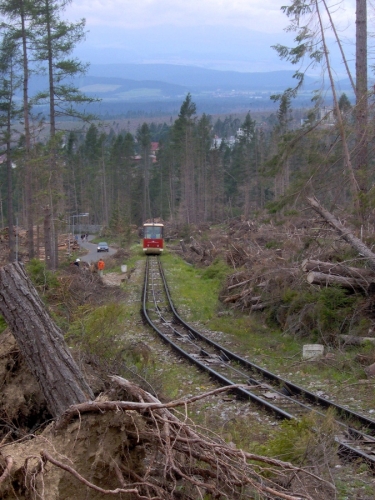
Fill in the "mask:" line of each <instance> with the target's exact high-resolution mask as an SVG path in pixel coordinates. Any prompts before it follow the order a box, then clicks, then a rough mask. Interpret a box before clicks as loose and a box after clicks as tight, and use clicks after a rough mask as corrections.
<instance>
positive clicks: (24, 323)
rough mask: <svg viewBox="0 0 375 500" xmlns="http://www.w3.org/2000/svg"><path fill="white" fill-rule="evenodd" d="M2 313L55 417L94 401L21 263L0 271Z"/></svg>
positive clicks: (0, 310)
mask: <svg viewBox="0 0 375 500" xmlns="http://www.w3.org/2000/svg"><path fill="white" fill-rule="evenodd" d="M0 312H1V314H2V315H3V317H4V319H5V321H6V322H7V323H8V326H9V328H10V329H11V330H12V332H13V335H14V337H15V339H16V340H17V343H18V345H19V347H20V349H21V352H22V353H23V355H24V356H25V359H26V361H27V363H28V365H29V368H30V370H31V371H32V373H33V374H34V376H35V377H36V379H37V381H38V383H39V385H40V387H41V389H42V391H43V394H44V396H45V398H46V401H47V405H48V408H49V410H50V412H51V414H52V415H53V416H54V417H58V416H60V415H61V414H62V413H63V412H64V411H65V410H66V409H67V408H69V406H71V405H74V404H79V403H83V402H86V401H89V400H91V399H93V398H94V394H93V392H92V391H91V389H90V387H89V385H88V384H87V382H86V380H85V379H84V377H83V375H82V373H81V371H80V369H79V368H78V366H77V365H76V363H75V361H74V359H73V358H72V356H71V354H70V352H69V348H68V347H67V345H66V344H65V341H64V337H63V334H62V332H61V330H60V329H59V328H58V327H57V326H56V325H55V323H54V322H53V321H52V319H51V317H50V316H49V314H48V312H47V311H46V309H45V306H44V304H43V302H42V301H41V299H40V297H39V295H38V293H37V291H36V290H35V288H34V286H33V284H32V283H31V281H30V279H29V278H28V276H27V274H26V272H25V269H24V267H23V265H22V264H21V263H18V262H15V263H13V264H8V265H6V266H4V267H2V268H1V269H0Z"/></svg>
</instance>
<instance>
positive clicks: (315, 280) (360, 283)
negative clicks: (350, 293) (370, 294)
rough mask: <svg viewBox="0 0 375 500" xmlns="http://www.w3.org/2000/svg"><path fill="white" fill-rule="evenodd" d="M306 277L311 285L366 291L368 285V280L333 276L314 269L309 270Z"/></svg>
mask: <svg viewBox="0 0 375 500" xmlns="http://www.w3.org/2000/svg"><path fill="white" fill-rule="evenodd" d="M306 279H307V281H308V282H309V283H310V284H311V285H321V286H341V287H343V288H348V289H350V290H358V289H362V290H364V291H367V288H368V285H369V283H368V281H366V280H364V279H358V278H347V277H345V276H334V275H333V274H324V273H317V272H315V271H310V272H309V273H308V275H307V276H306Z"/></svg>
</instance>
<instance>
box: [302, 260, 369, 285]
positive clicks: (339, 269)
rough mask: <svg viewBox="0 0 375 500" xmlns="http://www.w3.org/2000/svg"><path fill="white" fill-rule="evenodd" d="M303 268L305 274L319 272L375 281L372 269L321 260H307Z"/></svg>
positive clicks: (303, 263)
mask: <svg viewBox="0 0 375 500" xmlns="http://www.w3.org/2000/svg"><path fill="white" fill-rule="evenodd" d="M301 268H302V270H303V271H305V272H309V271H317V272H320V273H324V274H332V275H335V276H347V277H348V278H359V279H364V280H366V279H368V280H371V281H375V272H374V271H372V270H371V269H362V268H359V267H350V266H345V265H343V264H339V263H338V262H321V261H320V260H309V259H306V260H304V261H303V262H302V265H301Z"/></svg>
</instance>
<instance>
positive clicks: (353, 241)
mask: <svg viewBox="0 0 375 500" xmlns="http://www.w3.org/2000/svg"><path fill="white" fill-rule="evenodd" d="M307 202H308V203H309V205H310V206H311V208H313V209H314V210H315V212H317V213H318V214H319V215H320V216H321V217H323V219H325V220H326V221H327V222H328V224H330V225H331V226H332V227H333V228H334V229H335V230H336V231H337V232H338V233H339V234H340V235H341V237H342V239H343V240H345V241H346V242H347V243H349V245H351V246H352V247H353V248H354V249H355V250H356V251H357V252H358V253H359V254H361V255H362V256H363V257H365V258H366V259H367V261H368V265H369V267H371V269H374V270H375V254H374V253H373V252H371V250H370V249H369V248H368V247H367V246H366V245H365V244H364V243H363V242H362V241H361V240H360V239H359V238H357V237H356V236H354V235H353V234H352V233H351V232H350V231H349V230H348V229H347V228H346V227H345V226H344V225H342V224H341V222H340V221H339V220H337V219H336V217H335V216H334V215H332V214H331V213H330V212H328V210H326V209H325V208H323V207H322V206H321V205H320V203H319V202H318V200H316V199H315V198H307Z"/></svg>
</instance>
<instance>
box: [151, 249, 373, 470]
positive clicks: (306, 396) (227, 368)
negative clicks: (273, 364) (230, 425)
mask: <svg viewBox="0 0 375 500" xmlns="http://www.w3.org/2000/svg"><path fill="white" fill-rule="evenodd" d="M142 313H143V315H144V318H145V319H146V321H147V322H148V324H149V325H150V326H151V327H152V328H153V329H154V331H156V332H157V334H158V335H159V336H160V338H161V339H162V340H163V341H164V342H165V343H167V344H168V345H170V346H171V347H172V348H173V349H174V350H175V352H176V353H177V354H178V355H179V356H182V357H184V358H185V359H186V360H188V361H189V362H190V363H194V364H195V365H196V366H198V367H199V368H200V369H201V370H203V371H205V372H207V373H208V374H209V375H210V376H211V377H212V378H214V379H215V380H217V381H218V382H219V383H220V384H221V385H225V386H228V385H235V384H243V385H250V386H251V390H249V389H244V388H234V389H233V392H235V393H236V394H237V395H238V396H239V397H240V398H245V399H247V400H248V399H250V400H251V401H253V402H254V403H256V404H257V405H260V406H262V407H263V408H264V409H265V410H267V411H269V412H271V413H273V414H274V415H275V416H277V417H278V418H282V419H288V420H291V419H299V418H301V417H302V416H303V415H305V414H306V413H308V412H315V413H316V414H318V415H322V416H323V415H324V414H325V412H326V411H327V410H328V409H332V410H333V411H334V412H335V415H336V422H337V424H338V429H339V433H338V435H337V436H336V441H337V442H338V444H339V449H340V453H342V454H345V455H349V456H350V457H356V458H358V457H359V458H361V459H363V460H365V461H366V462H368V463H370V464H371V465H372V466H373V467H374V466H375V421H374V420H371V419H368V418H366V417H364V416H363V415H360V414H358V413H356V412H352V411H350V410H348V409H347V408H345V407H343V406H340V405H338V404H336V403H334V402H332V401H329V400H327V399H325V398H321V397H320V396H318V395H317V394H314V393H312V392H311V391H308V390H306V389H304V388H302V387H300V386H298V385H296V384H293V383H292V382H290V381H288V380H285V379H283V378H281V377H279V376H278V375H275V374H273V373H271V372H269V371H268V370H265V369H263V368H261V367H259V366H258V365H256V364H254V363H252V362H250V361H248V360H247V359H244V358H242V357H241V356H239V355H237V354H235V353H233V352H231V351H229V350H228V349H226V348H225V347H223V346H221V345H219V344H217V343H216V342H214V341H212V340H211V339H209V338H208V337H207V336H205V335H204V334H203V333H201V332H199V331H198V330H196V329H195V328H193V327H192V326H191V325H189V324H188V323H186V322H185V321H184V320H183V319H182V318H181V317H180V316H179V314H178V313H177V311H176V309H175V307H174V305H173V302H172V299H171V296H170V292H169V289H168V284H167V281H166V278H165V275H164V271H163V268H162V265H161V261H160V259H159V257H156V256H148V257H147V261H146V269H145V277H144V286H143V294H142ZM270 393H271V395H272V396H273V397H274V399H275V400H276V401H277V405H276V404H274V403H270V401H269V400H267V394H268V395H269V394H270Z"/></svg>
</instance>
